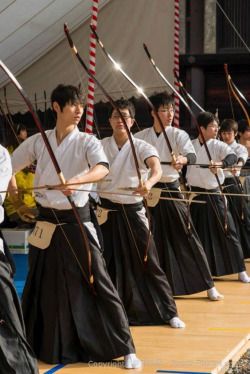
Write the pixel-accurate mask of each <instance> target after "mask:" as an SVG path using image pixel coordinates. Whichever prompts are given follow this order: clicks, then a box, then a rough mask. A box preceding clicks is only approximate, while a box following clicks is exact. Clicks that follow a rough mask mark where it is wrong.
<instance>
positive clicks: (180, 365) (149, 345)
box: [39, 261, 250, 374]
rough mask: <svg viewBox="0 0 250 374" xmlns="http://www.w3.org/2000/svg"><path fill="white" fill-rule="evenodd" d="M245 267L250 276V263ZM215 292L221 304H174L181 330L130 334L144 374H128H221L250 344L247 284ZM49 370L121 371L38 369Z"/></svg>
mask: <svg viewBox="0 0 250 374" xmlns="http://www.w3.org/2000/svg"><path fill="white" fill-rule="evenodd" d="M246 265H247V268H248V272H249V274H250V262H249V261H248V262H246ZM216 287H217V288H218V290H219V291H220V292H221V293H223V294H224V296H225V300H223V301H220V302H211V301H208V299H207V298H206V293H200V294H196V295H194V296H192V297H183V298H176V302H177V307H178V312H179V315H180V317H181V318H182V319H183V320H184V321H185V322H186V328H185V329H182V330H177V329H172V328H170V327H169V326H156V327H133V328H131V330H132V334H133V337H134V341H135V345H136V349H137V355H138V357H139V358H140V359H141V360H142V361H143V368H142V369H139V370H130V371H129V373H131V374H132V373H138V372H140V373H144V374H149V373H150V374H152V373H156V371H157V370H163V371H164V370H165V371H167V370H175V371H178V372H180V373H182V372H187V371H190V372H192V373H196V372H199V373H200V372H202V373H214V374H217V373H224V372H225V370H226V369H225V367H224V364H225V363H227V362H228V360H229V359H230V358H231V357H236V354H237V352H240V351H242V350H243V349H244V348H245V347H247V345H249V343H250V284H243V283H241V282H239V281H237V277H236V276H235V275H234V276H228V277H224V278H223V279H221V278H220V279H219V280H216ZM248 334H249V336H248ZM249 346H250V345H249ZM53 367H54V369H55V371H53V372H56V373H58V374H71V373H72V374H80V373H84V374H99V373H105V374H119V373H121V372H122V370H123V368H122V363H120V364H119V363H118V364H113V363H109V364H108V363H103V364H101V363H93V364H82V363H79V364H74V365H67V366H64V367H63V368H59V367H58V368H57V367H55V365H54V366H51V365H46V364H44V363H39V368H40V373H46V372H47V371H49V372H52V370H51V371H50V370H49V369H51V368H53ZM223 367H224V369H223ZM57 369H58V370H57Z"/></svg>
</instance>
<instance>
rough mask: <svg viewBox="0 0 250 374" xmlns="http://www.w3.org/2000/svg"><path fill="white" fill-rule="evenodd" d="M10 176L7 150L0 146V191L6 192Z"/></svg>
mask: <svg viewBox="0 0 250 374" xmlns="http://www.w3.org/2000/svg"><path fill="white" fill-rule="evenodd" d="M11 176H12V167H11V160H10V155H9V152H8V151H7V149H5V148H4V147H2V146H1V145H0V190H1V191H6V190H7V188H8V184H9V181H10V178H11ZM5 195H6V193H5V192H1V193H0V222H3V220H4V209H3V207H2V204H3V202H4V199H5ZM0 252H4V249H3V241H2V239H0Z"/></svg>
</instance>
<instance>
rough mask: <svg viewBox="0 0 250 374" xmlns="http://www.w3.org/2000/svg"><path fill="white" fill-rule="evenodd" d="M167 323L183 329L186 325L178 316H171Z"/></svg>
mask: <svg viewBox="0 0 250 374" xmlns="http://www.w3.org/2000/svg"><path fill="white" fill-rule="evenodd" d="M169 324H170V326H171V327H173V328H174V329H183V328H184V327H186V325H185V323H184V322H183V321H182V320H181V319H180V318H179V317H173V318H171V319H170V320H169Z"/></svg>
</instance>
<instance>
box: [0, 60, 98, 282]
mask: <svg viewBox="0 0 250 374" xmlns="http://www.w3.org/2000/svg"><path fill="white" fill-rule="evenodd" d="M0 68H1V69H2V70H3V71H4V72H5V74H6V75H7V76H8V77H9V78H10V80H11V81H12V83H13V84H14V85H15V87H16V88H17V90H18V92H19V93H20V95H21V96H22V98H23V99H24V101H25V103H26V105H27V107H28V108H29V111H30V113H31V115H32V117H33V119H34V122H35V124H36V126H37V128H38V130H39V132H40V133H41V136H42V138H43V141H44V143H45V146H46V149H47V151H48V153H49V155H50V158H51V161H52V163H53V165H54V167H55V169H56V173H57V175H58V177H59V180H60V181H61V183H62V184H65V178H64V175H63V173H62V171H61V169H60V166H59V164H58V162H57V159H56V157H55V154H54V152H53V150H52V147H51V145H50V143H49V140H48V138H47V135H46V133H45V131H44V129H43V127H42V124H41V122H40V120H39V118H38V116H37V114H36V112H35V109H34V107H33V105H32V103H31V101H30V99H29V97H28V96H27V94H26V93H25V91H24V89H23V88H22V86H21V85H20V83H19V82H18V81H17V79H16V78H15V76H14V75H13V74H12V73H11V71H10V70H9V69H8V68H7V66H6V65H5V64H4V63H3V62H2V61H1V60H0ZM67 200H68V202H69V204H70V205H71V208H72V210H73V213H74V215H75V218H76V221H77V223H78V225H79V228H80V231H81V233H82V238H83V242H84V243H85V248H86V251H87V258H88V272H89V274H88V277H87V276H86V274H85V273H84V270H83V268H82V267H81V272H82V274H83V276H84V278H85V279H86V281H87V282H88V284H89V285H90V286H91V287H93V284H94V276H93V274H92V258H91V251H90V246H89V242H88V237H87V233H86V231H85V228H84V226H83V223H82V221H81V218H80V216H79V214H78V211H77V208H76V206H75V203H74V201H73V200H72V198H71V197H70V196H67ZM71 250H73V248H71ZM74 255H75V256H76V254H75V253H74ZM78 263H79V261H78ZM79 264H80V263H79Z"/></svg>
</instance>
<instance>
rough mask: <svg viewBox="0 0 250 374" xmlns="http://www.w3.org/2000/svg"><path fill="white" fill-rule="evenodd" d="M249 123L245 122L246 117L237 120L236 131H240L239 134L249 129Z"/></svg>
mask: <svg viewBox="0 0 250 374" xmlns="http://www.w3.org/2000/svg"><path fill="white" fill-rule="evenodd" d="M249 128H250V127H249V124H248V122H247V120H246V119H241V120H240V121H239V122H238V132H239V133H241V134H244V132H245V131H246V130H249Z"/></svg>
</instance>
